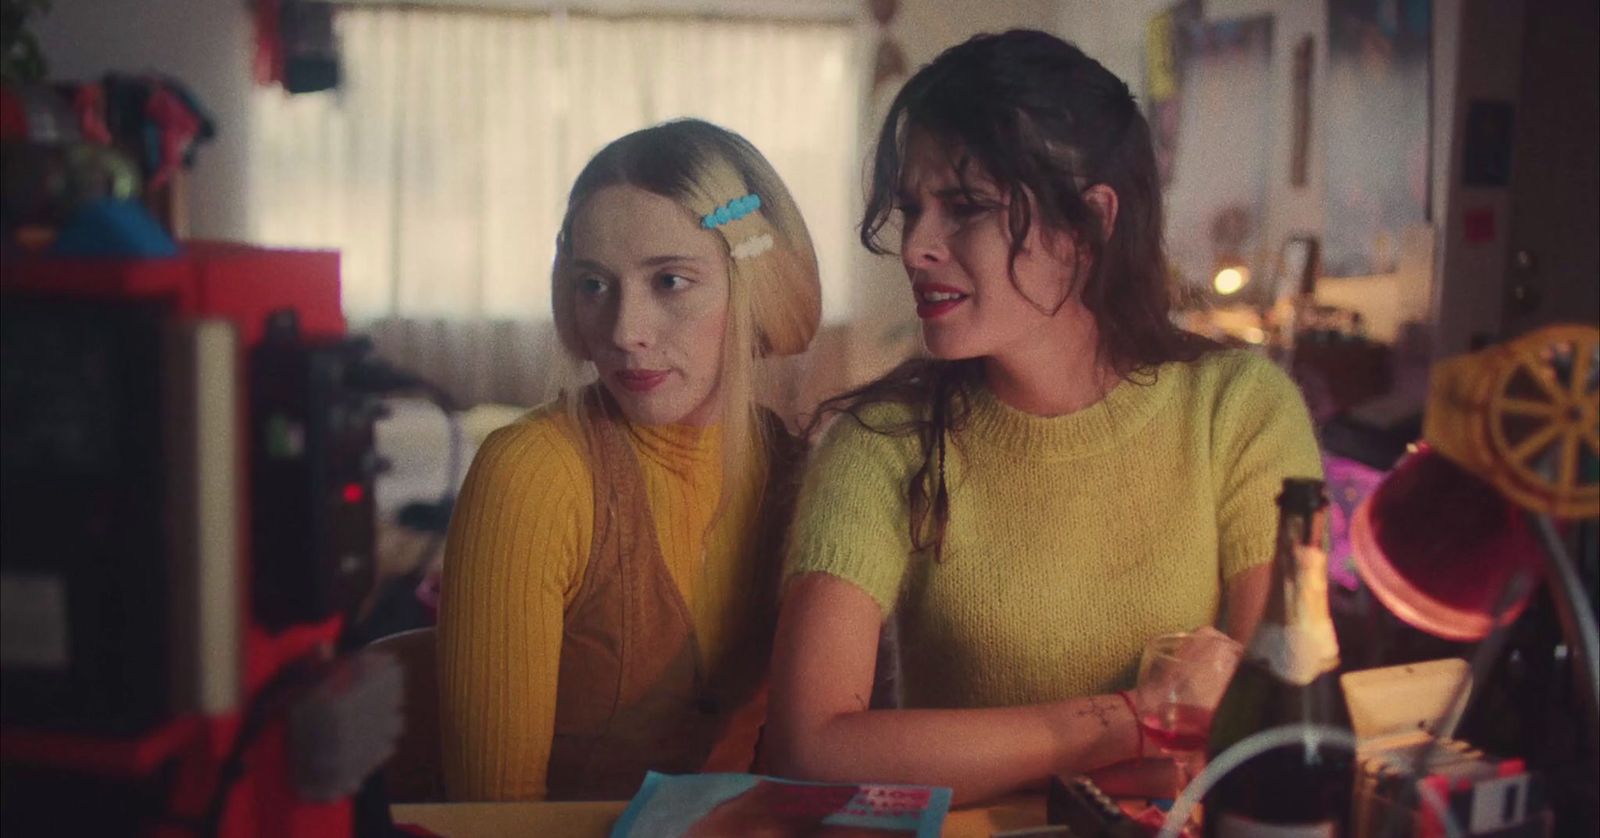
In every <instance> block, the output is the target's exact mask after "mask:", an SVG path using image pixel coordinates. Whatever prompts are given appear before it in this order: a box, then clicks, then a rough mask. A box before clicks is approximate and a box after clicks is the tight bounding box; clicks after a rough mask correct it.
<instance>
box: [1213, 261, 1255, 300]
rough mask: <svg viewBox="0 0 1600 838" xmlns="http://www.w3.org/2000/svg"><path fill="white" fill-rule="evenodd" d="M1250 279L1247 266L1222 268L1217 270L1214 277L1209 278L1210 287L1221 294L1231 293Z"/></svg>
mask: <svg viewBox="0 0 1600 838" xmlns="http://www.w3.org/2000/svg"><path fill="white" fill-rule="evenodd" d="M1249 281H1250V271H1249V270H1248V269H1247V268H1238V267H1235V268H1223V269H1222V270H1220V271H1217V276H1216V278H1215V279H1213V280H1211V287H1213V288H1215V289H1217V293H1218V294H1221V295H1223V296H1227V295H1229V294H1233V293H1235V292H1237V291H1238V290H1239V289H1240V288H1243V287H1244V284H1245V283H1246V282H1249Z"/></svg>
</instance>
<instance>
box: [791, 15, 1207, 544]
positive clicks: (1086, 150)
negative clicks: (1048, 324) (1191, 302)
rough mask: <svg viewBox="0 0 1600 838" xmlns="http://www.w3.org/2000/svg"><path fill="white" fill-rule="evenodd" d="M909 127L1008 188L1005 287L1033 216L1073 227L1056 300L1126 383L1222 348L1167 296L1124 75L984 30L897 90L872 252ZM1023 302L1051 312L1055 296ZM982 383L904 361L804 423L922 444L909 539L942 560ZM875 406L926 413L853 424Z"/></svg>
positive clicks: (973, 364)
mask: <svg viewBox="0 0 1600 838" xmlns="http://www.w3.org/2000/svg"><path fill="white" fill-rule="evenodd" d="M913 132H917V133H921V134H923V135H925V136H928V137H930V138H931V139H933V140H935V141H937V142H939V143H940V144H941V145H943V146H944V147H945V148H947V149H949V150H950V151H951V152H953V154H952V156H953V158H954V165H955V167H956V171H957V174H958V175H959V176H960V177H961V180H962V183H963V185H964V184H965V183H966V181H967V178H968V176H969V175H970V173H972V172H973V171H974V170H978V171H981V172H982V173H983V174H985V175H987V176H988V178H989V179H991V180H992V181H993V183H994V185H995V188H997V189H998V190H999V191H1000V192H1001V193H1002V194H1004V195H1007V196H1008V197H1009V204H1008V206H1007V212H1008V217H1009V224H1010V230H1009V232H1010V236H1011V247H1010V268H1011V283H1012V285H1013V287H1016V285H1017V281H1016V272H1015V265H1016V259H1017V256H1018V255H1019V254H1020V253H1021V251H1022V248H1023V244H1024V242H1025V241H1026V240H1027V237H1028V233H1029V231H1030V230H1031V229H1032V226H1033V225H1034V224H1035V223H1038V224H1041V225H1043V226H1044V228H1045V229H1047V230H1053V231H1058V232H1063V233H1067V234H1069V235H1070V236H1071V237H1072V239H1073V240H1074V242H1075V243H1076V245H1077V247H1078V248H1080V249H1082V250H1086V251H1087V253H1088V256H1089V259H1088V260H1087V264H1088V270H1087V271H1078V272H1076V274H1075V275H1074V276H1073V277H1072V278H1071V279H1070V280H1069V285H1068V287H1066V288H1064V289H1063V291H1064V293H1063V295H1062V299H1063V300H1065V299H1069V298H1070V297H1071V296H1072V295H1073V294H1074V293H1075V294H1077V296H1078V298H1079V299H1080V300H1081V301H1082V303H1083V305H1084V307H1085V308H1087V309H1088V311H1089V313H1090V314H1091V315H1092V316H1093V317H1094V321H1095V325H1096V328H1097V330H1098V334H1099V346H1098V347H1097V352H1098V353H1099V357H1100V358H1101V359H1103V360H1105V361H1106V362H1108V363H1109V365H1110V367H1111V368H1112V369H1114V370H1115V371H1116V372H1117V374H1118V375H1119V376H1120V377H1122V378H1123V379H1126V380H1130V381H1136V382H1140V383H1150V382H1153V381H1154V377H1155V373H1156V368H1157V367H1158V366H1160V365H1161V364H1164V363H1167V362H1170V361H1189V360H1194V359H1195V358H1197V357H1199V356H1200V355H1202V354H1203V353H1205V352H1206V351H1208V350H1210V349H1212V348H1215V346H1216V344H1214V343H1212V342H1210V341H1207V340H1205V339H1203V338H1200V337H1198V336H1196V335H1193V334H1190V333H1188V332H1185V331H1183V330H1181V329H1179V328H1177V327H1176V326H1175V325H1174V324H1173V323H1172V321H1171V319H1170V317H1169V315H1170V312H1171V308H1172V302H1173V294H1174V291H1173V284H1172V280H1171V271H1170V269H1169V268H1168V265H1167V257H1166V249H1165V244H1164V237H1163V234H1162V209H1161V187H1160V182H1159V180H1158V179H1157V174H1156V161H1155V153H1154V151H1153V149H1152V147H1151V143H1150V127H1149V125H1148V124H1147V123H1146V122H1145V119H1144V116H1143V115H1142V114H1140V113H1139V109H1138V106H1137V105H1135V103H1134V99H1133V95H1132V94H1131V93H1130V92H1129V90H1128V86H1127V84H1125V83H1124V82H1123V81H1122V80H1121V79H1118V78H1117V77H1116V76H1115V75H1113V74H1112V73H1111V72H1110V71H1108V70H1107V69H1106V68H1105V67H1103V66H1101V65H1100V63H1099V62H1098V61H1095V60H1094V59H1092V58H1090V57H1089V56H1087V55H1085V54H1084V53H1083V51H1082V50H1080V49H1078V48H1077V47H1075V46H1073V45H1072V44H1069V43H1067V42H1065V41H1063V40H1061V39H1060V38H1057V37H1055V36H1053V35H1049V34H1046V33H1044V32H1037V31H1032V30H1014V31H1010V32H1006V33H1003V34H999V35H978V36H976V37H974V38H972V39H970V40H968V41H966V42H965V43H962V44H960V45H957V46H954V47H951V48H950V49H948V50H945V51H944V52H943V53H942V54H940V55H939V57H938V58H935V59H934V60H933V63H931V64H929V65H927V66H926V67H923V68H922V69H921V70H919V71H918V72H917V74H916V75H914V76H912V77H911V79H910V80H909V81H907V82H906V84H905V86H904V87H903V88H901V90H900V93H899V95H897V96H896V97H895V99H894V103H893V104H892V105H891V106H890V108H889V115H888V117H887V118H886V119H885V120H884V124H883V130H882V131H881V132H880V133H879V135H878V143H877V151H876V154H875V156H874V159H873V165H872V175H871V181H870V184H869V187H870V191H869V193H868V196H867V202H866V211H865V212H864V213H863V215H862V219H861V227H860V234H861V243H862V244H863V245H865V246H866V247H867V249H868V250H870V251H872V252H873V253H878V254H884V253H891V252H893V251H892V250H891V248H889V247H886V246H885V245H884V243H883V241H882V239H881V238H880V234H881V233H882V232H883V229H884V227H885V226H886V225H887V224H888V223H889V220H890V216H891V214H892V213H893V212H894V211H895V210H896V209H897V206H896V202H897V196H898V194H899V185H900V178H901V174H902V170H903V168H904V166H905V159H906V146H907V143H908V140H909V137H910V135H911V134H912V133H913ZM1095 184H1104V185H1105V186H1108V187H1110V188H1111V189H1112V190H1113V191H1115V192H1116V194H1117V198H1118V210H1117V214H1116V221H1115V223H1114V224H1113V227H1112V230H1111V234H1110V235H1109V236H1106V235H1105V231H1104V229H1103V227H1102V224H1101V219H1100V216H1099V214H1098V213H1096V212H1095V210H1094V208H1093V207H1092V206H1090V205H1089V203H1088V202H1087V201H1085V200H1084V198H1083V191H1084V190H1085V189H1087V188H1088V187H1090V186H1093V185H1095ZM1018 290H1019V292H1020V291H1021V289H1020V288H1019V289H1018ZM1032 302H1033V303H1034V305H1035V306H1036V307H1038V308H1040V310H1042V311H1046V312H1052V313H1053V311H1054V310H1056V309H1059V307H1060V305H1062V304H1063V303H1061V302H1057V303H1054V304H1052V305H1046V304H1043V303H1040V302H1039V301H1032ZM982 380H983V366H982V360H981V359H967V360H960V361H940V360H935V359H929V358H918V359H913V360H911V361H909V362H907V363H905V364H903V365H901V366H900V367H899V368H897V369H895V370H894V371H892V372H890V373H889V374H887V375H886V376H884V377H883V378H880V379H878V380H877V381H874V382H872V383H870V384H868V385H866V386H864V387H861V388H859V389H857V390H853V391H850V392H847V393H843V394H841V395H839V396H835V397H833V398H831V399H828V400H826V401H824V402H823V403H822V405H821V406H820V407H819V408H818V411H817V413H816V415H815V416H814V418H813V420H812V430H815V429H816V427H817V426H818V425H820V424H821V422H822V421H823V420H824V419H825V418H827V417H828V416H830V415H833V414H836V413H845V414H847V415H849V416H851V417H852V418H853V419H855V421H857V422H860V423H861V424H862V425H864V426H867V427H869V428H871V429H872V430H875V431H878V432H881V433H894V434H913V433H914V434H916V435H917V436H918V437H919V438H920V440H921V443H922V463H921V466H920V468H919V469H918V470H917V471H916V473H915V474H913V475H912V478H911V480H910V485H909V486H908V487H907V488H908V493H909V501H910V511H911V515H910V521H909V522H908V525H909V527H910V531H911V543H912V546H913V548H914V549H915V550H917V551H928V550H931V551H932V552H933V555H934V557H935V559H938V558H939V557H940V556H941V555H942V552H943V545H944V534H945V529H946V527H947V526H948V524H949V517H950V500H949V490H948V488H947V486H946V484H945V475H944V464H945V445H946V439H947V437H948V436H949V434H950V432H951V431H954V430H957V429H959V428H960V427H961V426H962V425H963V424H964V423H965V420H966V416H967V414H968V412H969V409H970V397H971V393H972V391H973V389H974V388H975V387H976V386H979V385H980V384H981V382H982ZM880 402H900V403H905V404H911V405H913V406H916V407H919V408H924V409H919V410H916V411H913V418H912V419H911V420H909V421H908V422H906V423H904V424H901V425H896V426H892V427H882V426H875V425H872V424H870V423H868V422H867V421H865V420H863V419H862V418H861V413H860V409H861V408H863V407H865V406H867V405H870V404H876V403H880Z"/></svg>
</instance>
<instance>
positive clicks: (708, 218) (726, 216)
mask: <svg viewBox="0 0 1600 838" xmlns="http://www.w3.org/2000/svg"><path fill="white" fill-rule="evenodd" d="M758 209H761V196H760V195H757V194H756V193H754V192H751V193H750V194H748V195H745V196H744V197H742V198H734V199H733V200H731V201H729V202H727V203H726V204H723V205H722V206H720V207H717V208H716V209H715V210H712V211H711V212H708V213H706V214H705V216H704V217H703V218H701V219H700V226H701V227H704V228H706V229H707V230H715V229H716V228H718V227H721V226H722V225H724V224H727V223H728V222H730V221H738V220H739V219H741V218H744V217H745V216H747V215H749V214H750V213H752V212H755V211H756V210H758Z"/></svg>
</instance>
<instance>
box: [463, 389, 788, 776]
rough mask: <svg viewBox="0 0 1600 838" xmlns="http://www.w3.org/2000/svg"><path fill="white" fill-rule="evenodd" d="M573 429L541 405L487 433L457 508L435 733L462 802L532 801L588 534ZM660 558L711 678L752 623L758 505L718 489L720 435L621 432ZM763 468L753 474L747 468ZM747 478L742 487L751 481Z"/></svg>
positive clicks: (585, 481) (587, 504) (585, 473)
mask: <svg viewBox="0 0 1600 838" xmlns="http://www.w3.org/2000/svg"><path fill="white" fill-rule="evenodd" d="M581 438H582V437H581V435H580V432H579V429H578V428H577V427H576V425H575V424H574V423H573V421H572V418H571V417H570V416H569V415H568V414H567V413H566V411H565V409H564V408H563V407H561V406H559V405H550V406H546V407H543V408H540V409H538V410H535V411H534V412H532V413H530V414H529V415H528V416H526V417H524V418H523V419H522V420H520V421H518V422H517V423H515V424H513V425H510V426H508V427H506V428H502V429H500V430H498V431H496V432H495V433H493V434H491V435H490V436H489V438H488V439H487V440H486V441H485V442H484V444H483V446H482V447H481V448H480V449H479V450H478V454H477V457H476V458H475V459H474V460H473V463H472V468H471V470H470V471H469V472H468V474H467V479H466V482H465V484H464V485H463V487H462V490H461V495H460V497H459V498H458V499H457V501H456V507H455V514H454V516H453V518H452V520H451V522H450V532H449V537H448V541H447V543H446V548H445V563H444V579H443V585H442V591H441V601H440V606H439V634H438V640H439V690H440V694H439V699H440V704H439V713H440V715H439V726H440V738H441V740H442V747H443V758H444V778H445V788H446V790H447V792H448V793H449V795H450V797H451V798H452V799H456V800H540V799H543V798H544V796H545V774H546V769H547V767H548V764H549V760H550V742H551V738H552V735H553V731H554V726H555V711H556V706H555V702H556V674H557V671H558V670H559V667H560V660H561V638H562V629H563V624H562V618H563V614H564V611H565V609H566V607H567V606H568V605H569V604H571V603H572V601H573V598H574V597H575V596H576V594H577V592H578V589H579V587H580V585H581V583H582V582H583V574H584V569H585V567H586V565H587V563H588V560H589V550H590V542H591V539H592V538H593V534H594V500H593V495H592V491H593V477H592V474H591V472H590V469H589V465H588V463H587V461H586V459H585V453H584V449H583V446H582V444H581V442H580V441H579V440H581ZM628 440H629V443H630V444H631V445H632V447H633V450H634V453H635V455H636V457H637V459H638V462H639V469H640V473H641V477H642V479H643V481H644V486H645V495H646V498H647V499H648V502H649V506H650V514H651V518H652V519H653V520H654V523H655V527H656V535H657V538H658V539H659V541H660V547H661V555H662V557H663V558H664V559H665V560H666V563H667V568H668V570H669V572H670V573H671V575H672V578H673V580H674V581H675V582H676V583H677V586H678V590H679V591H680V592H682V594H683V598H684V602H685V603H687V604H688V606H689V608H690V610H691V612H692V613H693V615H694V625H695V632H696V635H697V637H698V641H699V643H700V648H701V652H702V654H703V656H704V657H703V660H704V661H705V663H706V664H707V666H708V668H715V667H716V666H717V665H718V662H719V661H720V660H721V659H722V656H723V654H724V653H725V650H726V649H727V646H728V643H729V641H730V640H731V639H732V638H733V636H734V635H735V634H736V633H737V631H738V630H739V627H740V626H742V625H744V624H746V622H747V621H748V619H749V615H748V614H747V613H746V608H745V606H746V604H747V600H748V599H749V597H748V596H747V595H745V594H746V593H747V592H748V590H749V588H750V586H751V584H752V582H751V570H752V569H751V563H750V562H749V561H747V560H746V557H748V555H749V552H750V546H751V544H752V543H753V540H754V538H755V536H756V520H755V519H756V515H755V512H756V506H757V504H758V494H759V493H757V492H753V491H751V492H745V491H739V492H734V493H733V497H732V498H731V499H730V500H729V501H728V507H727V510H726V514H724V515H723V516H721V517H720V519H719V520H718V522H717V524H716V526H715V528H714V529H712V530H711V531H710V532H709V533H708V532H707V527H708V526H710V525H711V522H712V517H713V516H714V515H715V513H716V511H717V504H718V501H719V499H720V497H721V491H722V478H723V475H722V449H721V433H720V430H719V429H718V428H716V427H710V428H699V427H689V426H679V425H662V426H640V425H630V426H628ZM756 470H759V469H756ZM747 477H748V475H747Z"/></svg>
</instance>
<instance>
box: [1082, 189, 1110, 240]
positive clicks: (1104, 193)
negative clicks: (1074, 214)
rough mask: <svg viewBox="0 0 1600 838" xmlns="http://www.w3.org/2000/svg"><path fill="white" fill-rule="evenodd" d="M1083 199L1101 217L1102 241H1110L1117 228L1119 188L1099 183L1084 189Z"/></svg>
mask: <svg viewBox="0 0 1600 838" xmlns="http://www.w3.org/2000/svg"><path fill="white" fill-rule="evenodd" d="M1083 200H1084V202H1085V203H1087V204H1088V205H1089V207H1090V209H1093V210H1094V214H1095V215H1097V216H1099V217H1100V233H1101V241H1110V240H1111V233H1112V231H1113V230H1115V229H1117V190H1115V189H1112V188H1111V187H1109V186H1107V185H1105V184H1103V183H1097V184H1095V185H1094V186H1091V187H1089V188H1088V189H1085V190H1083Z"/></svg>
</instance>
